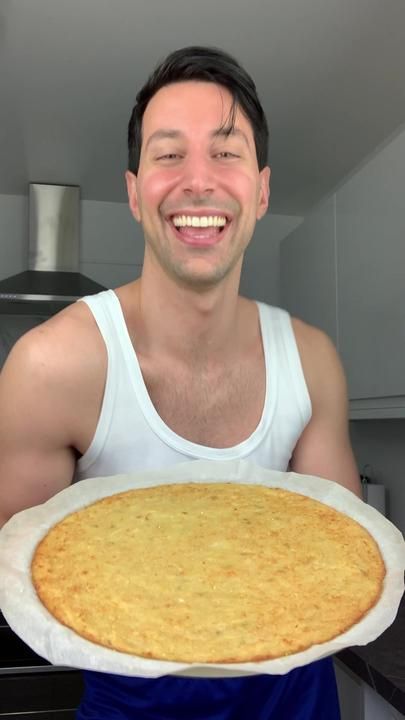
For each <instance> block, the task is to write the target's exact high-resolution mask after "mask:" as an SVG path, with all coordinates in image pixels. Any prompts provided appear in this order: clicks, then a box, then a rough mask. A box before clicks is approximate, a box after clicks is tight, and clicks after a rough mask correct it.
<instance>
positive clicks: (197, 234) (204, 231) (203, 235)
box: [176, 225, 221, 240]
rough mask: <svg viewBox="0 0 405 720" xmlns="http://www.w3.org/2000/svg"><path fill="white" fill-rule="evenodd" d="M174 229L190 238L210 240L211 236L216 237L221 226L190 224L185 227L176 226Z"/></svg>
mask: <svg viewBox="0 0 405 720" xmlns="http://www.w3.org/2000/svg"><path fill="white" fill-rule="evenodd" d="M176 230H178V232H179V233H181V235H184V237H186V238H190V239H191V240H210V239H211V238H216V237H217V235H219V233H220V231H221V228H220V227H214V226H210V227H192V226H188V225H187V226H186V227H177V228H176Z"/></svg>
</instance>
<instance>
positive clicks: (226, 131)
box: [212, 127, 250, 147]
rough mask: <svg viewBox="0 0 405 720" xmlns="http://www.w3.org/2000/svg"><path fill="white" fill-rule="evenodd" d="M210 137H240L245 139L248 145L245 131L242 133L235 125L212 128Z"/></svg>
mask: <svg viewBox="0 0 405 720" xmlns="http://www.w3.org/2000/svg"><path fill="white" fill-rule="evenodd" d="M212 137H225V138H227V137H240V138H242V139H243V140H244V141H245V143H246V145H247V146H248V147H250V146H249V140H248V138H247V135H246V133H244V132H243V130H240V129H239V128H237V127H233V128H227V127H220V128H218V130H214V132H213V133H212Z"/></svg>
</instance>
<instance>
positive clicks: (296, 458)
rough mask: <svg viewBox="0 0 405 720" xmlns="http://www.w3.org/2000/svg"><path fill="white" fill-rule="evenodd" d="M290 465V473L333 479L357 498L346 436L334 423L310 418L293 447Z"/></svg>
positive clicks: (358, 492) (356, 475)
mask: <svg viewBox="0 0 405 720" xmlns="http://www.w3.org/2000/svg"><path fill="white" fill-rule="evenodd" d="M290 467H291V470H292V471H293V472H297V473H302V474H304V475H316V476H318V477H322V478H326V479H327V480H333V481H335V482H337V483H339V484H340V485H343V486H344V487H346V488H348V489H349V490H351V491H352V492H354V493H355V494H356V495H358V496H359V497H361V484H360V478H359V473H358V470H357V466H356V461H355V459H354V455H353V451H352V448H351V445H350V441H349V438H348V435H347V433H346V432H344V431H343V429H341V428H340V429H339V428H338V427H337V426H336V425H334V423H330V422H326V423H322V422H321V421H319V422H318V421H317V419H316V418H314V419H313V420H311V421H310V422H309V424H308V425H307V427H306V428H305V430H304V432H303V434H302V435H301V437H300V439H299V441H298V443H297V445H296V447H295V450H294V453H293V456H292V458H291V463H290Z"/></svg>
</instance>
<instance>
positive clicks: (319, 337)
mask: <svg viewBox="0 0 405 720" xmlns="http://www.w3.org/2000/svg"><path fill="white" fill-rule="evenodd" d="M291 324H292V327H293V330H294V335H295V338H296V341H297V344H298V346H299V348H300V349H301V348H302V349H303V350H304V351H305V352H306V353H310V354H311V355H312V354H314V355H315V356H316V357H318V356H319V352H320V351H322V352H324V353H329V354H332V355H334V354H336V350H335V345H334V343H333V341H332V339H331V338H330V337H329V335H328V334H327V333H326V332H324V331H323V330H321V329H320V328H318V327H316V326H315V325H310V324H309V323H307V322H304V320H301V319H300V318H297V317H293V316H292V317H291Z"/></svg>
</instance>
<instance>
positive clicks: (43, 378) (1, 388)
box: [0, 302, 107, 451]
mask: <svg viewBox="0 0 405 720" xmlns="http://www.w3.org/2000/svg"><path fill="white" fill-rule="evenodd" d="M106 368H107V354H106V350H105V346H104V342H103V340H102V338H101V335H100V333H99V331H98V328H97V325H96V323H95V320H94V318H93V316H92V314H91V312H90V310H89V308H88V307H87V305H85V303H82V302H78V303H75V304H74V305H72V306H69V307H68V308H66V309H65V310H63V311H62V312H60V313H58V314H57V315H55V316H54V317H52V318H50V319H49V320H47V321H46V322H44V323H42V324H41V325H39V326H37V327H35V328H34V329H32V330H30V331H29V332H27V333H26V334H25V335H23V336H22V337H21V338H20V339H19V340H18V341H17V343H16V344H15V345H14V347H13V348H12V350H11V352H10V354H9V356H8V358H7V361H6V363H5V365H4V367H3V369H2V372H1V374H0V398H1V401H2V403H7V405H8V406H11V405H13V406H15V407H16V408H17V407H19V408H22V407H27V408H32V410H34V408H35V415H36V417H37V418H38V422H39V421H40V419H41V417H43V418H44V427H48V425H49V418H50V417H53V418H54V421H55V423H54V426H55V429H56V428H57V427H58V428H59V430H60V432H62V428H63V430H64V433H65V434H66V437H65V438H64V440H65V442H66V443H67V444H71V445H74V446H75V447H77V448H78V449H79V451H81V445H82V444H85V443H86V442H87V440H84V438H83V441H82V440H81V437H82V431H81V420H82V418H83V421H84V419H85V418H86V416H87V415H88V410H87V408H94V412H97V411H98V408H99V404H100V397H101V396H102V392H103V387H104V382H105V374H106ZM45 423H46V425H45Z"/></svg>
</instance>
